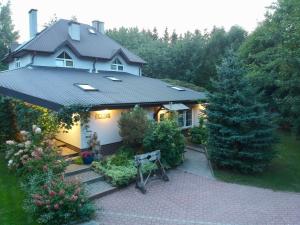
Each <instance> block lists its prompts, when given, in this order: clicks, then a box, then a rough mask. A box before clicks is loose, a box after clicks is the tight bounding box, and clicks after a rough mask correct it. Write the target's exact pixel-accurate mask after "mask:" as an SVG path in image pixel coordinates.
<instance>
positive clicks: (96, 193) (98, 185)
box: [86, 180, 118, 200]
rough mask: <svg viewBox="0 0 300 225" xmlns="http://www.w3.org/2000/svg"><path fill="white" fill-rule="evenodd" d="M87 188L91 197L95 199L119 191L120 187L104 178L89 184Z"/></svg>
mask: <svg viewBox="0 0 300 225" xmlns="http://www.w3.org/2000/svg"><path fill="white" fill-rule="evenodd" d="M86 190H87V192H88V195H89V199H90V200H94V199H97V198H101V197H103V196H105V195H108V194H110V193H113V192H115V191H117V190H118V188H116V187H113V186H111V185H110V184H109V183H107V182H106V181H104V180H103V181H97V182H94V183H90V184H87V185H86Z"/></svg>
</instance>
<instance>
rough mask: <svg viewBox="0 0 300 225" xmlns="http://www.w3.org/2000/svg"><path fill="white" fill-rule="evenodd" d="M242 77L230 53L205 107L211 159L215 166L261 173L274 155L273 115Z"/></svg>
mask: <svg viewBox="0 0 300 225" xmlns="http://www.w3.org/2000/svg"><path fill="white" fill-rule="evenodd" d="M243 74H244V70H243V68H242V67H241V64H240V63H239V61H238V59H237V57H236V56H235V55H233V54H229V55H228V56H227V58H226V59H225V60H224V61H223V63H222V65H221V66H220V68H219V70H218V78H217V80H215V82H214V90H215V91H214V92H213V93H212V94H211V95H210V96H209V104H208V106H207V116H208V124H207V127H208V131H209V138H208V145H209V152H210V158H211V160H212V162H213V163H214V164H215V165H216V166H220V167H227V168H233V169H238V170H240V171H241V172H245V173H251V172H262V171H263V170H264V169H265V168H266V167H267V166H268V165H269V164H270V162H271V160H272V159H273V158H274V156H275V150H274V149H273V144H274V138H273V134H272V133H273V126H272V124H271V122H272V116H271V115H270V114H269V113H267V112H266V110H265V105H264V104H261V103H260V102H259V101H258V98H257V96H256V94H255V91H254V90H253V88H252V87H251V86H249V85H248V83H247V81H246V80H245V79H242V75H243Z"/></svg>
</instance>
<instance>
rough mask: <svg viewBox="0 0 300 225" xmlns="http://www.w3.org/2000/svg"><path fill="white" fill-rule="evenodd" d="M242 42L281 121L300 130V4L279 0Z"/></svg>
mask: <svg viewBox="0 0 300 225" xmlns="http://www.w3.org/2000/svg"><path fill="white" fill-rule="evenodd" d="M269 10H270V11H269V12H268V13H267V14H266V18H265V21H264V22H263V23H262V24H261V25H260V26H259V27H258V28H257V29H256V30H255V31H254V32H253V33H252V34H251V35H250V36H249V38H248V39H247V41H246V42H245V43H244V44H243V45H242V47H241V50H240V55H241V57H242V59H243V62H244V64H245V65H246V67H247V69H248V77H250V81H251V82H252V85H253V86H256V87H258V90H259V92H260V93H262V94H263V98H264V101H266V102H267V103H269V104H270V110H272V111H275V112H278V113H279V116H278V118H277V120H278V124H280V125H281V127H282V128H292V129H293V130H294V131H295V132H296V133H298V134H300V119H299V118H300V88H299V87H300V70H299V67H300V60H299V59H300V17H299V14H300V4H299V1H298V0H279V1H278V2H277V3H276V4H274V5H273V6H272V7H270V9H269Z"/></svg>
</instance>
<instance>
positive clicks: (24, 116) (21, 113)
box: [14, 100, 59, 137]
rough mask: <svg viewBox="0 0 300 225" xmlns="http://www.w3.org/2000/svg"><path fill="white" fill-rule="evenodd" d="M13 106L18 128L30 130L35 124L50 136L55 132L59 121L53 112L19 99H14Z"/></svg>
mask: <svg viewBox="0 0 300 225" xmlns="http://www.w3.org/2000/svg"><path fill="white" fill-rule="evenodd" d="M14 106H15V112H16V116H17V126H18V129H19V130H31V129H32V124H36V125H37V126H38V127H40V128H41V129H42V130H43V134H44V135H47V136H51V137H52V136H54V135H55V134H56V133H57V131H58V129H59V121H58V118H57V115H56V113H55V112H53V111H51V110H48V109H46V108H43V107H41V106H36V105H31V104H28V103H25V102H23V101H19V100H14Z"/></svg>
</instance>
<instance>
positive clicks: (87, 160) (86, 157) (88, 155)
mask: <svg viewBox="0 0 300 225" xmlns="http://www.w3.org/2000/svg"><path fill="white" fill-rule="evenodd" d="M81 157H82V160H83V163H84V164H87V165H88V164H91V163H92V162H93V160H94V155H93V152H91V151H84V152H82V153H81Z"/></svg>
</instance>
